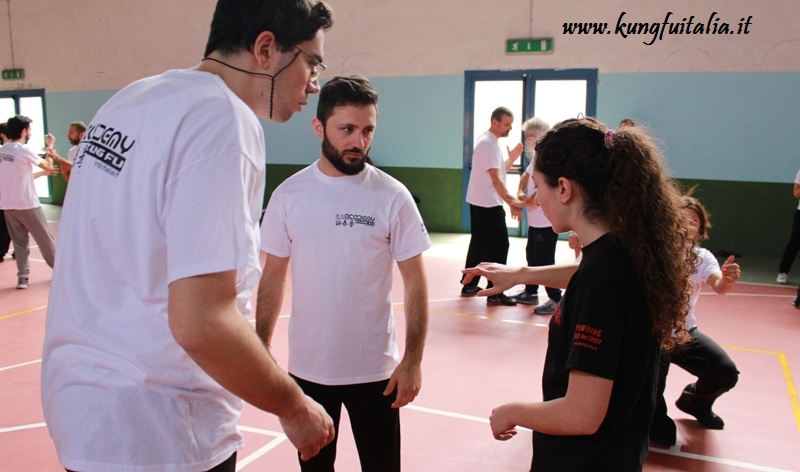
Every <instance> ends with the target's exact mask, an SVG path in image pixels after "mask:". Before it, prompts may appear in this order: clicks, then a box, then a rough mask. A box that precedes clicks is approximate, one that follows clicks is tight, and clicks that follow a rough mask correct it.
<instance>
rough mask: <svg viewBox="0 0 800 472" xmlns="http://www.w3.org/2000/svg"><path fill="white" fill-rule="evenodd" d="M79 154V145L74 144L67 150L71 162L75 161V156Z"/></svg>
mask: <svg viewBox="0 0 800 472" xmlns="http://www.w3.org/2000/svg"><path fill="white" fill-rule="evenodd" d="M77 154H78V146H72V147H71V148H69V151H67V160H68V161H70V162H75V156H76V155H77Z"/></svg>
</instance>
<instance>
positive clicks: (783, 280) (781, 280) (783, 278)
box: [778, 272, 789, 284]
mask: <svg viewBox="0 0 800 472" xmlns="http://www.w3.org/2000/svg"><path fill="white" fill-rule="evenodd" d="M788 281H789V274H787V273H786V272H781V273H780V274H778V283H779V284H785V283H786V282H788Z"/></svg>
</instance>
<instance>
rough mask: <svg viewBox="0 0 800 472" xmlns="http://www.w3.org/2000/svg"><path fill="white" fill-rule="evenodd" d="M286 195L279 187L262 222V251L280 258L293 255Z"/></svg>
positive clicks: (270, 200)
mask: <svg viewBox="0 0 800 472" xmlns="http://www.w3.org/2000/svg"><path fill="white" fill-rule="evenodd" d="M283 202H284V194H283V192H282V191H281V188H280V187H278V188H277V189H276V190H275V191H274V192H273V193H272V196H271V197H270V199H269V203H268V204H267V210H266V212H265V213H264V219H263V220H262V221H261V250H262V251H264V252H267V253H269V254H273V255H275V256H278V257H289V256H290V255H291V252H292V249H291V239H290V238H289V232H288V229H287V227H286V214H285V211H286V209H285V206H284V204H283Z"/></svg>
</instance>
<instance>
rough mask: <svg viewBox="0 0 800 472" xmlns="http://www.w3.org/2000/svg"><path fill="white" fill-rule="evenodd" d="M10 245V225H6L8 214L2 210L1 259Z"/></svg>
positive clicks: (0, 215)
mask: <svg viewBox="0 0 800 472" xmlns="http://www.w3.org/2000/svg"><path fill="white" fill-rule="evenodd" d="M10 247H11V235H10V234H8V226H6V214H5V212H4V211H3V210H0V259H2V258H3V257H5V255H6V254H7V253H8V249H9V248H10Z"/></svg>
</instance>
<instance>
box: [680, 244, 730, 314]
mask: <svg viewBox="0 0 800 472" xmlns="http://www.w3.org/2000/svg"><path fill="white" fill-rule="evenodd" d="M694 251H695V252H696V253H697V266H696V268H695V271H694V274H692V276H691V279H692V288H693V290H692V295H691V296H690V297H689V313H688V314H687V315H686V328H687V329H692V328H694V327H696V326H697V317H696V316H695V314H694V309H695V306H697V300H699V299H700V286H701V285H703V284H704V283H706V281H707V280H708V278H709V277H711V274H713V273H715V272H720V273H721V272H722V271H721V270H720V268H719V262H718V261H717V258H716V257H714V254H712V253H711V251H709V250H708V249H706V248H702V247H695V248H694Z"/></svg>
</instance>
